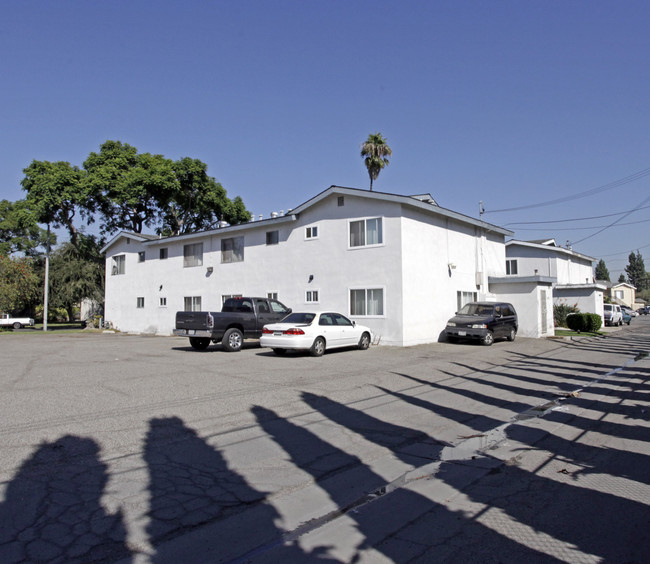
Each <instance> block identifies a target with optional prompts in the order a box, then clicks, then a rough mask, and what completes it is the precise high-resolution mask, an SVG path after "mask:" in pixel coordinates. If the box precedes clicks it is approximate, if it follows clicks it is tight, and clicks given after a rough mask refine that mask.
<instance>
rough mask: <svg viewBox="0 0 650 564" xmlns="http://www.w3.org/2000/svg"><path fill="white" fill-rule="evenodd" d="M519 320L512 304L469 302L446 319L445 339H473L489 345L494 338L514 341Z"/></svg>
mask: <svg viewBox="0 0 650 564" xmlns="http://www.w3.org/2000/svg"><path fill="white" fill-rule="evenodd" d="M518 327H519V322H518V320H517V312H516V311H515V308H514V307H512V304H508V303H504V302H470V303H468V304H465V305H464V306H463V308H462V309H461V310H460V311H458V312H456V315H455V317H452V318H451V319H450V320H449V321H447V328H446V329H445V333H446V335H447V340H448V341H451V342H455V341H457V340H458V339H475V340H479V341H481V343H483V344H484V345H488V346H490V345H491V344H492V343H494V340H495V339H500V338H505V339H508V341H514V340H515V336H516V335H517V329H518Z"/></svg>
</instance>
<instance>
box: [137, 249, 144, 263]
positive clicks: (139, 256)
mask: <svg viewBox="0 0 650 564" xmlns="http://www.w3.org/2000/svg"><path fill="white" fill-rule="evenodd" d="M138 262H144V251H140V252H139V253H138Z"/></svg>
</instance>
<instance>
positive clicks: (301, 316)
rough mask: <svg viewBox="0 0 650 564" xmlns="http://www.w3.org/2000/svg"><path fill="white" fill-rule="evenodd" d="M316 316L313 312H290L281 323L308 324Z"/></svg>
mask: <svg viewBox="0 0 650 564" xmlns="http://www.w3.org/2000/svg"><path fill="white" fill-rule="evenodd" d="M314 317H316V314H315V313H290V314H289V315H287V316H286V317H285V318H284V319H283V320H282V321H281V323H300V324H302V325H309V324H310V323H311V322H312V321H313V320H314Z"/></svg>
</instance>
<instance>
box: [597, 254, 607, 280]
mask: <svg viewBox="0 0 650 564" xmlns="http://www.w3.org/2000/svg"><path fill="white" fill-rule="evenodd" d="M596 280H608V281H609V270H607V265H606V264H605V261H604V260H603V259H600V260H599V261H598V264H597V265H596Z"/></svg>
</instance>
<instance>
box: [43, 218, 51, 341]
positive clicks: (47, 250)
mask: <svg viewBox="0 0 650 564" xmlns="http://www.w3.org/2000/svg"><path fill="white" fill-rule="evenodd" d="M49 294H50V224H49V223H48V224H47V241H46V243H45V289H44V291H43V331H47V315H48V312H47V306H48V299H49Z"/></svg>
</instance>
